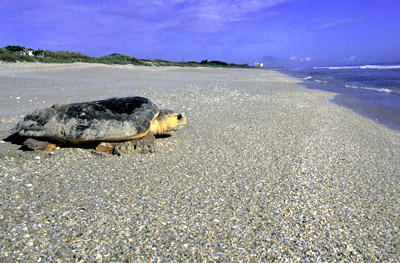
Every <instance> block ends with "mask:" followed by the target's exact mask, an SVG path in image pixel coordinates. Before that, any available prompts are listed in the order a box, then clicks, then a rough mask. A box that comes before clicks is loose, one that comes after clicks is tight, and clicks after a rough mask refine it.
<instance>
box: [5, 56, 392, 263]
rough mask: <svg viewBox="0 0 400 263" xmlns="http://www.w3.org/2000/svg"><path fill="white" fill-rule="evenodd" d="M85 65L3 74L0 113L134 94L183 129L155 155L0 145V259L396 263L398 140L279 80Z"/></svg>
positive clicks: (250, 74) (233, 72) (245, 72)
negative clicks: (178, 118) (168, 112)
mask: <svg viewBox="0 0 400 263" xmlns="http://www.w3.org/2000/svg"><path fill="white" fill-rule="evenodd" d="M90 66H92V65H89V66H86V65H81V64H79V65H76V66H74V65H69V66H67V67H65V65H64V66H62V65H59V66H57V65H54V67H46V66H41V65H35V67H30V66H27V65H14V66H12V67H10V66H8V65H2V64H0V72H1V74H0V88H1V91H2V93H3V94H4V96H3V98H0V100H2V101H0V114H1V116H0V119H4V120H11V119H12V116H17V118H18V116H20V115H22V114H24V112H29V111H31V110H34V109H35V108H38V107H49V106H51V105H53V104H55V103H69V102H74V101H86V100H97V99H106V98H109V97H123V96H133V95H138V96H144V97H147V98H149V99H151V100H152V101H153V102H154V103H155V104H157V105H158V106H159V107H160V108H167V109H168V108H170V109H173V110H175V111H178V112H183V113H185V115H186V117H187V124H186V126H185V127H184V128H183V129H182V130H180V131H178V132H176V133H174V134H173V135H172V136H171V137H167V138H162V139H157V140H156V143H155V152H154V153H150V154H127V155H122V156H114V155H104V154H98V153H95V152H94V151H92V150H90V149H80V148H60V149H57V150H54V151H53V152H51V153H50V154H49V153H43V152H22V151H20V150H18V146H16V145H11V144H9V143H8V142H2V143H0V153H1V154H0V175H1V176H0V183H1V188H0V196H1V198H0V203H1V206H0V215H1V216H0V222H1V223H0V234H1V235H0V251H1V253H0V261H21V262H36V261H39V260H41V261H57V260H59V259H61V260H65V261H76V260H78V261H79V260H82V261H105V262H108V261H124V260H130V261H140V260H145V261H166V262H171V261H265V260H271V261H273V260H276V261H285V260H288V261H295V260H300V261H302V260H303V261H310V262H311V261H340V260H348V261H394V262H395V261H399V260H400V253H399V241H398V240H400V226H399V224H398V219H399V216H400V211H399V209H398V204H399V202H400V178H399V177H398V174H400V166H399V156H400V134H399V133H398V132H395V131H393V130H390V129H388V128H386V127H384V126H382V125H379V124H377V123H376V122H374V121H372V120H370V119H367V118H365V117H363V116H360V115H359V114H357V113H355V112H353V111H352V110H350V109H347V108H344V107H340V106H338V105H336V104H333V103H330V102H329V101H328V99H329V98H331V97H332V96H333V95H334V93H329V92H323V91H319V90H310V89H306V88H303V87H300V86H298V85H296V84H295V82H296V79H294V78H291V77H289V76H287V75H284V74H282V73H278V72H276V71H270V70H262V71H261V70H252V69H223V68H218V69H215V68H213V69H210V68H176V67H171V68H147V67H134V66H133V67H131V66H129V67H126V66H96V67H94V68H93V67H90ZM9 96H12V98H10V97H9ZM17 97H19V99H18V101H19V102H18V103H17V102H16V101H17V99H16V98H17ZM35 97H36V98H37V99H36V100H35V99H34V98H35ZM30 100H32V101H30ZM43 101H44V102H43ZM23 110H25V111H23ZM12 124H13V123H12V122H8V123H2V125H3V126H1V127H0V130H1V133H0V140H3V139H4V137H5V136H6V133H7V128H5V127H6V126H7V125H9V126H11V125H12Z"/></svg>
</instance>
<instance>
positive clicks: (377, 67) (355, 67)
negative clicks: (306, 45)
mask: <svg viewBox="0 0 400 263" xmlns="http://www.w3.org/2000/svg"><path fill="white" fill-rule="evenodd" d="M314 69H378V70H384V69H400V65H364V66H340V67H314Z"/></svg>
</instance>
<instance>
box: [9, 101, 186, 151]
mask: <svg viewBox="0 0 400 263" xmlns="http://www.w3.org/2000/svg"><path fill="white" fill-rule="evenodd" d="M185 124H186V117H185V116H184V115H183V114H178V113H174V112H173V111H172V110H164V109H161V110H160V109H158V107H157V106H156V105H155V104H154V103H153V102H151V101H150V100H149V99H147V98H142V97H126V98H111V99H107V100H98V101H89V102H80V103H72V104H64V105H62V104H55V105H53V106H52V107H50V108H46V109H40V110H35V111H33V112H32V113H30V114H28V115H27V116H26V117H25V118H24V119H23V120H22V121H21V122H19V123H18V124H17V125H16V126H15V127H14V128H13V129H12V130H11V133H13V134H14V135H17V136H19V137H24V138H28V139H27V140H26V141H25V142H24V144H25V145H26V146H27V147H29V148H31V149H35V150H44V151H51V150H53V149H55V148H56V144H58V145H78V144H86V145H93V144H95V145H97V147H96V150H97V151H100V152H106V153H115V150H116V149H118V148H119V147H121V145H123V147H127V142H129V144H128V146H129V145H130V146H129V147H132V145H133V147H134V148H136V147H137V146H143V145H152V144H153V142H154V135H165V134H171V133H173V132H175V131H177V130H179V129H181V128H182V127H183V126H184V125H185ZM123 142H125V143H123Z"/></svg>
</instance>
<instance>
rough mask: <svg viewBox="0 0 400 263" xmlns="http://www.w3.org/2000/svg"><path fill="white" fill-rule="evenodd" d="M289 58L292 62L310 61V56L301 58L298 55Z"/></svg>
mask: <svg viewBox="0 0 400 263" xmlns="http://www.w3.org/2000/svg"><path fill="white" fill-rule="evenodd" d="M290 60H291V61H293V62H311V60H312V58H310V57H304V58H301V57H298V56H292V57H291V58H290Z"/></svg>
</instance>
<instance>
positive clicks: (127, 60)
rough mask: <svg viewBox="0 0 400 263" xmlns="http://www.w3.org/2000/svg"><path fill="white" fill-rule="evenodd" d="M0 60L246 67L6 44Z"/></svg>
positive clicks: (2, 49)
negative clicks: (92, 55) (51, 49)
mask: <svg viewBox="0 0 400 263" xmlns="http://www.w3.org/2000/svg"><path fill="white" fill-rule="evenodd" d="M0 61H4V62H18V61H20V62H42V63H73V62H84V63H103V64H120V65H128V64H129V65H141V66H155V67H167V66H176V67H234V68H248V67H249V65H247V64H234V63H231V64H228V63H226V62H222V61H208V60H202V61H201V62H196V61H188V62H173V61H166V60H162V59H154V60H149V59H138V58H134V57H131V56H126V55H121V54H118V53H113V54H110V55H107V56H103V57H89V56H87V55H84V54H81V53H78V52H70V51H50V50H40V49H38V50H33V49H31V48H25V47H20V46H6V47H4V48H0Z"/></svg>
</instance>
